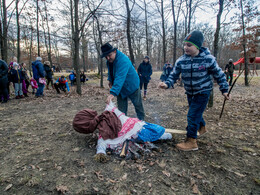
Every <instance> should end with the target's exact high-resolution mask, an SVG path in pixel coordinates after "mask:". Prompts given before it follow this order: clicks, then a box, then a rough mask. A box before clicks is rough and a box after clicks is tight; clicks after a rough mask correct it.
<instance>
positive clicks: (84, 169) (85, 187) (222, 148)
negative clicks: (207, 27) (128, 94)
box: [0, 73, 260, 195]
mask: <svg viewBox="0 0 260 195" xmlns="http://www.w3.org/2000/svg"><path fill="white" fill-rule="evenodd" d="M158 78H159V73H154V74H153V79H152V81H151V83H150V84H149V92H148V99H147V101H144V102H143V103H144V107H145V111H146V121H147V122H151V123H157V124H160V125H162V126H165V127H167V128H173V129H180V130H185V127H186V114H187V110H188V106H187V100H186V96H185V94H184V89H183V88H182V87H180V86H176V87H175V89H169V90H161V89H157V88H156V86H157V83H158V82H159V80H158ZM242 83H243V80H242V78H241V79H240V80H239V82H238V84H237V85H236V86H235V87H234V89H233V92H232V100H231V101H227V102H226V106H225V111H224V114H223V116H222V119H221V120H219V114H220V111H221V107H222V103H223V97H222V96H221V94H220V92H219V90H218V87H217V86H215V90H214V92H215V97H214V98H215V101H214V107H213V108H211V109H207V110H206V111H205V113H204V118H205V119H206V121H207V129H208V130H209V132H208V133H207V134H206V135H205V136H204V137H201V138H200V139H199V140H198V145H199V150H198V151H196V152H182V151H179V150H177V149H176V148H175V144H176V143H178V142H180V141H182V140H183V139H184V138H185V135H175V136H174V139H173V140H172V141H168V142H159V143H156V145H157V146H159V147H160V149H161V150H160V151H154V152H153V153H151V154H150V155H149V156H143V157H141V158H140V159H138V160H123V159H119V158H118V157H116V156H111V157H110V161H109V162H108V163H106V164H101V163H97V162H95V161H94V159H93V156H94V155H95V146H96V140H97V137H96V134H93V135H82V134H79V133H77V132H75V131H74V130H73V128H72V125H71V124H72V120H73V118H74V116H75V114H76V113H77V112H78V111H80V110H81V109H84V108H91V109H94V110H96V111H98V113H101V112H102V111H103V110H104V108H105V103H104V101H105V99H106V95H107V94H108V87H107V83H105V88H104V89H102V88H100V87H98V86H99V81H98V80H94V79H91V80H90V81H89V82H88V83H87V84H85V85H84V86H83V87H82V91H83V95H82V96H78V95H77V94H76V93H75V88H73V89H72V93H71V94H70V95H68V96H65V95H64V94H61V95H57V94H56V93H55V92H54V91H52V90H46V91H45V97H44V98H34V97H32V95H31V94H30V97H29V98H26V99H21V100H14V99H13V100H11V101H10V102H8V103H7V104H1V105H0V124H1V125H0V159H1V161H0V194H26V195H27V194H63V193H65V194H230V195H234V194H260V158H259V156H260V133H259V131H260V123H259V119H260V98H259V97H260V90H259V89H260V78H259V77H258V78H253V79H252V81H251V86H250V87H245V86H244V85H243V84H242ZM129 110H130V111H129V115H130V116H132V117H134V116H135V113H134V111H133V106H132V105H131V104H130V103H129Z"/></svg>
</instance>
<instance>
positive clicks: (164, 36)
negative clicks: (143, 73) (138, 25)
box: [161, 0, 166, 64]
mask: <svg viewBox="0 0 260 195" xmlns="http://www.w3.org/2000/svg"><path fill="white" fill-rule="evenodd" d="M161 17H162V39H163V63H164V64H165V63H166V33H165V24H164V22H165V21H164V7H163V0H161Z"/></svg>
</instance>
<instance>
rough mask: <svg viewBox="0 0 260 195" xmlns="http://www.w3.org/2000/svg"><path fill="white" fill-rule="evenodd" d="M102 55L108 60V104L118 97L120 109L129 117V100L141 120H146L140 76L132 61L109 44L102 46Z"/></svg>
mask: <svg viewBox="0 0 260 195" xmlns="http://www.w3.org/2000/svg"><path fill="white" fill-rule="evenodd" d="M101 51H102V55H101V58H103V57H105V58H106V60H107V67H108V81H109V87H110V95H108V97H107V100H106V102H107V104H109V103H110V101H112V99H113V98H114V97H117V105H118V109H119V110H120V111H121V112H123V113H125V114H126V115H127V109H128V98H129V99H130V100H131V101H132V103H133V105H134V107H135V112H136V114H137V117H138V119H139V120H144V116H145V113H144V108H143V103H142V97H141V92H140V88H139V85H140V80H139V76H138V74H137V72H136V70H135V68H134V66H133V64H132V62H131V61H130V59H129V58H128V57H127V56H126V55H125V54H123V53H122V52H121V51H119V50H118V49H117V48H114V47H113V46H111V45H110V44H109V43H106V44H104V45H102V46H101Z"/></svg>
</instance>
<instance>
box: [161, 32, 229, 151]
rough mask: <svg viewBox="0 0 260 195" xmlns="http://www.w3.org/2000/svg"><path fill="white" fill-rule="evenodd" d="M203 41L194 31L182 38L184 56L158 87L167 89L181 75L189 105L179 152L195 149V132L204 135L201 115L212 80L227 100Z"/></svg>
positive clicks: (222, 80) (223, 82)
mask: <svg viewBox="0 0 260 195" xmlns="http://www.w3.org/2000/svg"><path fill="white" fill-rule="evenodd" d="M203 40H204V37H203V34H202V33H201V32H200V31H198V30H196V31H193V32H191V33H190V34H188V35H187V37H186V38H185V39H184V52H185V54H184V55H182V56H181V57H180V58H179V59H178V60H177V61H176V63H175V67H174V70H173V71H172V72H171V74H170V76H169V78H168V79H167V80H166V81H165V82H161V83H159V86H158V87H159V88H163V89H168V88H170V87H171V86H172V85H174V83H176V81H177V79H178V78H179V76H180V74H181V76H182V81H183V84H184V88H185V90H186V94H187V99H188V104H189V111H188V114H187V120H188V125H187V127H186V130H187V135H186V136H187V138H186V140H185V142H182V143H179V144H177V145H176V147H177V148H178V149H180V150H183V151H191V150H198V145H197V131H199V133H200V135H202V134H204V133H206V132H207V130H206V123H205V121H204V119H203V112H204V110H205V108H206V106H207V103H208V100H209V96H210V92H211V90H212V88H213V81H212V77H213V78H214V79H215V80H216V81H217V83H218V85H219V89H220V91H221V93H222V95H223V96H224V97H225V98H226V99H229V96H228V83H227V81H226V78H225V74H224V72H223V71H222V70H221V68H220V67H219V66H218V64H217V62H216V60H215V57H214V56H212V55H211V54H210V52H209V50H208V49H207V48H205V47H202V43H203Z"/></svg>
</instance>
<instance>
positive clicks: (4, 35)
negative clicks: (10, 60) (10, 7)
mask: <svg viewBox="0 0 260 195" xmlns="http://www.w3.org/2000/svg"><path fill="white" fill-rule="evenodd" d="M2 2H3V3H2V6H3V7H2V9H3V28H2V30H3V33H2V37H1V40H2V43H1V44H2V45H1V54H2V59H3V60H4V61H6V62H7V50H8V45H7V10H6V2H5V0H3V1H2Z"/></svg>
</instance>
